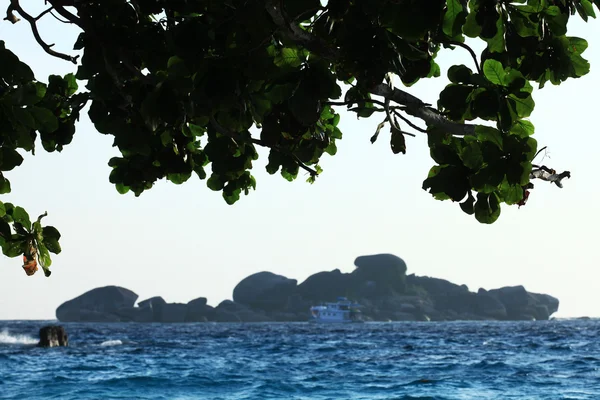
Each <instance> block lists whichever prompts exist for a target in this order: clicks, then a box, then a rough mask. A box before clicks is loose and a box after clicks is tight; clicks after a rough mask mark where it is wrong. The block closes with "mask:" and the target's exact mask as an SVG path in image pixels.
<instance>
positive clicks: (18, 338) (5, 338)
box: [0, 329, 39, 345]
mask: <svg viewBox="0 0 600 400" xmlns="http://www.w3.org/2000/svg"><path fill="white" fill-rule="evenodd" d="M38 342H39V340H38V339H36V338H33V337H31V336H27V335H16V334H11V333H10V332H9V331H8V329H4V330H3V331H1V332H0V344H25V345H34V344H38Z"/></svg>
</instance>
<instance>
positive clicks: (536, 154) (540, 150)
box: [532, 146, 548, 160]
mask: <svg viewBox="0 0 600 400" xmlns="http://www.w3.org/2000/svg"><path fill="white" fill-rule="evenodd" d="M547 147H548V146H544V147H542V148H541V149H539V150H538V151H537V153H535V156H533V158H532V160H535V158H536V157H537V156H538V155H539V154H540V153H541V152H542V151H544V150H546V148H547Z"/></svg>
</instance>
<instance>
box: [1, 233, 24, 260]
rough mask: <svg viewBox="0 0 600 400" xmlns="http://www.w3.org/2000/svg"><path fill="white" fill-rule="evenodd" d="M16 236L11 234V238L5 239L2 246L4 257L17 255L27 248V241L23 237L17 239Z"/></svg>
mask: <svg viewBox="0 0 600 400" xmlns="http://www.w3.org/2000/svg"><path fill="white" fill-rule="evenodd" d="M18 237H19V236H17V235H13V238H11V240H7V241H6V242H5V243H4V245H3V246H2V253H3V254H4V255H5V256H6V257H18V256H20V255H23V253H25V251H26V250H27V242H26V241H25V240H24V239H18Z"/></svg>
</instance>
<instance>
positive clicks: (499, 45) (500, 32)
mask: <svg viewBox="0 0 600 400" xmlns="http://www.w3.org/2000/svg"><path fill="white" fill-rule="evenodd" d="M504 29H505V28H504V18H503V17H502V15H499V16H498V20H497V21H496V35H495V36H494V37H492V38H490V39H485V40H486V42H487V44H488V50H489V51H490V52H492V53H503V52H504V51H505V47H506V43H505V40H504Z"/></svg>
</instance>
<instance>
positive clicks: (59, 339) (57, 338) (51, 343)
mask: <svg viewBox="0 0 600 400" xmlns="http://www.w3.org/2000/svg"><path fill="white" fill-rule="evenodd" d="M68 345H69V338H68V337H67V332H65V328H63V327H62V326H60V325H49V326H44V327H43V328H41V329H40V342H39V343H38V346H39V347H59V346H68Z"/></svg>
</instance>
